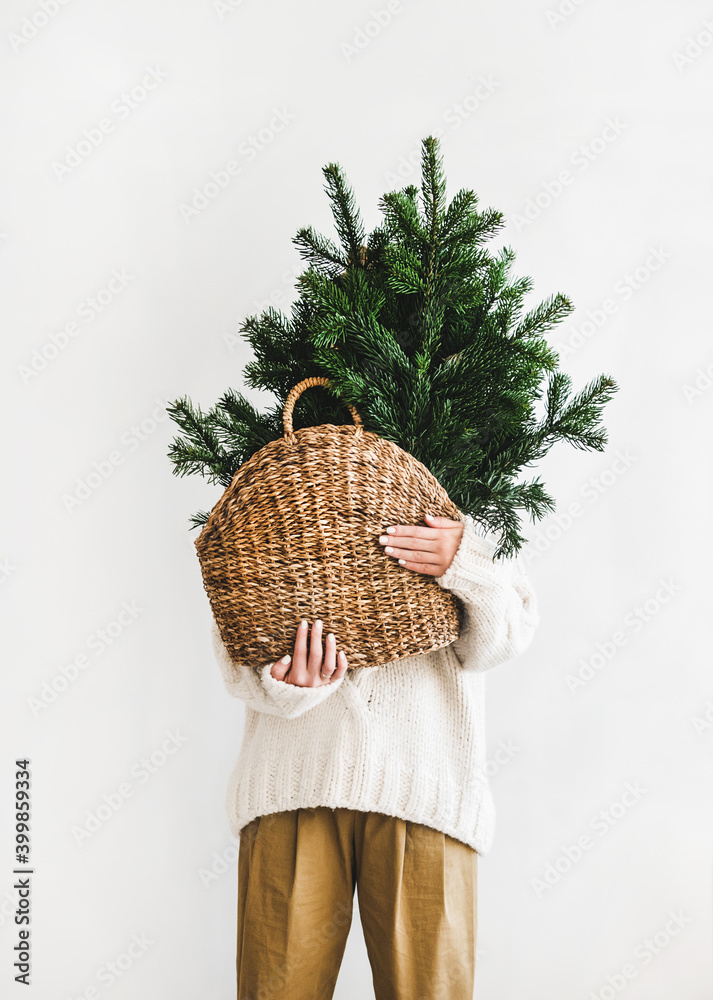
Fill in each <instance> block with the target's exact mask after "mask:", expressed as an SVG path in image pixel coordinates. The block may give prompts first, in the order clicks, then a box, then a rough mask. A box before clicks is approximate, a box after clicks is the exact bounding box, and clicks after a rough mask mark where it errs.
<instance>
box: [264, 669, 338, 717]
mask: <svg viewBox="0 0 713 1000" xmlns="http://www.w3.org/2000/svg"><path fill="white" fill-rule="evenodd" d="M273 665H274V663H266V664H265V666H264V667H261V668H260V679H261V680H262V685H263V687H264V688H265V692H266V694H267V696H268V697H269V698H270V700H271V701H272V702H274V704H275V705H277V706H279V707H280V708H281V709H282V710H283V711H284V713H285V714H286V715H293V714H299V715H301V714H302V712H306V711H307V709H308V708H314V707H315V705H319V703H320V702H321V701H324V699H325V698H326V697H328V696H329V695H330V694H332V693H333V691H334V689H335V688H337V687H339V685H340V684H341V683H342V681H343V679H344V678H343V676H342V677H339V678H337V680H336V681H330V683H329V684H320V685H319V687H300V685H298V684H288V683H287V681H279V680H278V679H277V678H276V677H273V676H272V674H271V673H270V670H271V669H272V667H273Z"/></svg>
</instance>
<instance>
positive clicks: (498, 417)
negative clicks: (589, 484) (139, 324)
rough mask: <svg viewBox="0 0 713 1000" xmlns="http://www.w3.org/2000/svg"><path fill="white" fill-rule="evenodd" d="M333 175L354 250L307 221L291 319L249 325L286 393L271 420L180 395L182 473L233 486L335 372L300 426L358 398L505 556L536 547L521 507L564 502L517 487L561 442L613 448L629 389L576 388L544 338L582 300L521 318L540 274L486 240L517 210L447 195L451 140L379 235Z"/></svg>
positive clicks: (339, 176) (340, 411)
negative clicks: (606, 411) (319, 379)
mask: <svg viewBox="0 0 713 1000" xmlns="http://www.w3.org/2000/svg"><path fill="white" fill-rule="evenodd" d="M323 174H324V177H325V179H326V185H325V190H326V192H327V194H328V196H329V199H330V202H331V209H332V213H333V216H334V220H335V227H336V231H337V234H338V237H339V241H340V244H341V245H340V246H338V245H336V244H335V243H334V242H333V241H332V240H330V239H327V238H326V237H324V236H321V235H320V234H318V233H316V232H314V230H313V229H312V228H311V227H308V228H303V229H300V230H299V232H298V233H297V235H296V237H295V238H294V241H293V242H294V243H295V244H296V245H297V246H298V248H299V250H300V254H301V256H302V257H303V258H304V259H305V260H306V262H307V263H308V265H309V266H308V268H307V270H306V271H305V272H304V273H303V274H302V275H300V277H299V278H298V281H297V289H298V293H299V294H298V298H297V300H296V301H295V302H294V303H293V305H292V315H291V318H287V317H285V316H283V315H282V314H281V313H280V312H279V311H277V310H276V309H274V308H273V307H269V308H268V309H267V310H265V311H264V312H263V313H262V314H261V315H260V316H259V317H255V316H254V317H249V318H248V319H247V320H245V322H244V323H243V325H242V327H241V332H242V333H244V334H245V335H246V337H247V339H248V341H249V342H250V345H251V347H252V349H253V352H254V356H255V357H254V360H253V361H251V362H250V363H249V364H248V365H247V366H246V368H245V372H244V378H245V382H246V384H247V385H249V386H251V387H253V388H257V389H263V390H269V391H271V392H273V393H274V394H275V396H276V397H277V400H278V402H277V403H276V404H275V406H274V407H273V408H272V409H270V410H269V411H268V412H267V413H264V414H261V413H259V412H258V411H257V410H256V409H255V408H254V407H253V406H252V404H251V403H250V402H249V401H248V400H246V399H245V398H244V397H243V396H242V395H241V394H240V393H238V392H235V391H234V390H232V389H229V390H228V391H227V392H226V393H225V394H224V395H223V397H222V398H221V399H220V400H219V402H218V403H217V405H216V406H215V407H214V408H213V409H212V410H211V411H209V412H208V413H206V414H203V413H202V412H201V411H200V409H199V408H197V409H196V408H194V407H193V406H192V404H191V402H190V400H189V399H188V398H187V397H185V398H183V399H180V400H177V401H176V402H175V403H174V404H172V405H171V407H169V413H170V415H171V416H172V418H173V419H174V420H175V421H176V422H177V423H178V425H179V426H180V427H181V430H182V431H183V437H179V438H176V439H174V442H173V443H172V445H171V448H170V451H169V456H170V457H171V459H172V460H173V463H174V472H175V473H176V474H177V475H183V474H186V473H200V474H202V475H204V476H206V477H207V478H208V479H209V480H211V481H213V482H216V481H217V482H219V483H220V484H221V486H223V487H227V486H228V485H229V483H230V481H231V479H232V477H233V474H234V473H235V472H236V470H237V469H238V468H239V467H240V466H241V465H242V464H243V462H245V461H246V460H247V459H248V458H249V457H250V455H252V454H253V453H254V452H256V451H257V450H259V449H260V448H262V447H263V446H264V445H265V444H267V443H268V442H269V441H272V440H275V439H276V438H278V437H281V436H282V434H283V425H282V411H283V407H284V403H285V400H286V399H287V395H288V393H289V392H290V390H291V389H292V388H293V387H294V386H295V385H296V384H297V383H298V382H300V381H302V379H304V378H307V377H309V376H312V375H322V376H327V377H328V378H329V379H330V380H331V382H332V387H331V388H326V387H315V388H312V389H310V390H309V391H308V392H305V393H303V394H302V395H301V396H300V398H299V399H298V401H297V405H296V406H295V412H294V415H293V426H294V429H295V430H298V429H299V428H300V427H308V426H313V425H316V424H322V423H332V424H343V423H347V422H351V419H352V418H351V416H350V414H349V411H348V409H347V408H346V406H345V405H344V404H345V403H350V404H352V405H354V406H355V407H356V409H357V411H358V412H359V415H360V416H361V418H362V421H363V424H364V429H365V430H368V431H374V432H375V433H377V434H379V435H381V436H382V437H384V438H386V439H388V440H389V441H393V442H395V443H396V444H397V445H399V446H400V447H401V448H403V449H404V450H405V451H407V452H409V453H410V454H411V455H413V456H414V457H415V458H417V459H418V460H419V461H420V462H422V463H423V464H424V465H425V466H426V468H428V469H429V470H430V472H431V473H432V474H433V475H434V476H435V478H436V479H437V480H438V481H439V482H440V483H441V485H442V486H443V487H444V488H445V490H446V491H447V493H448V495H449V496H450V498H451V500H452V501H453V502H454V503H455V504H456V505H457V506H458V508H459V509H460V510H461V511H463V512H464V513H468V514H471V515H472V516H473V517H474V518H475V520H476V521H478V522H480V523H481V524H482V525H484V526H485V527H486V528H487V529H488V530H490V531H493V532H495V533H496V534H497V535H498V536H499V540H498V547H497V550H496V557H499V556H510V555H514V554H515V553H516V552H517V551H518V550H519V549H520V548H521V546H522V545H523V544H524V543H525V541H526V539H525V538H524V537H523V536H522V535H521V534H520V532H519V527H520V519H521V513H522V512H526V513H527V514H529V516H530V517H531V518H532V519H533V520H536V519H538V518H541V517H543V516H544V515H545V514H546V513H547V512H548V511H554V509H555V502H554V500H553V498H552V497H551V496H550V495H549V494H548V493H547V492H546V490H545V487H544V484H543V483H542V482H541V481H540V479H539V477H538V478H534V479H532V480H530V481H527V482H522V481H519V478H518V476H519V473H520V470H521V469H522V468H523V467H524V466H531V465H533V464H534V463H536V462H539V461H540V460H541V459H542V458H543V457H544V456H545V455H546V454H547V452H548V451H549V449H550V448H551V447H552V445H553V444H554V443H555V442H556V441H558V440H563V441H568V442H569V443H570V444H571V445H573V446H574V447H576V448H580V449H594V450H597V451H603V449H604V445H605V443H606V440H607V436H606V430H605V429H604V428H603V427H601V426H598V425H597V424H598V421H599V419H600V417H601V411H602V408H603V406H604V405H605V403H606V402H607V401H608V400H609V399H610V398H611V396H612V395H613V393H614V392H615V391H616V390H617V388H618V387H617V385H616V383H615V382H614V380H613V379H612V378H610V377H609V376H607V375H600V376H598V377H597V378H595V379H593V380H592V381H591V382H590V383H589V384H588V385H586V386H585V387H584V388H583V389H581V390H580V391H579V392H578V393H576V394H575V395H571V385H572V381H571V378H570V376H569V375H567V374H566V373H565V372H562V371H560V370H559V368H558V365H559V358H558V355H557V353H556V351H555V350H554V349H553V348H552V347H550V346H549V344H548V343H547V340H546V339H545V336H544V334H545V332H546V331H547V330H548V329H550V328H551V327H552V326H553V325H554V324H556V323H559V322H560V321H561V320H562V319H563V318H564V317H565V316H566V315H567V314H568V313H570V312H571V310H572V308H573V306H572V303H571V302H570V300H569V299H568V298H567V297H566V296H565V295H562V294H560V293H557V294H555V295H552V296H550V297H549V298H547V299H546V300H545V301H543V302H541V303H540V304H539V305H538V306H536V307H535V308H533V309H531V310H529V311H528V312H526V313H524V312H523V300H524V297H525V295H526V294H527V293H528V292H530V291H531V290H532V281H531V279H530V278H527V277H522V278H513V277H511V268H512V265H513V262H514V257H515V254H514V252H513V250H512V249H511V248H510V247H504V248H503V249H501V250H500V251H498V252H497V253H492V252H490V251H489V250H488V248H487V247H486V246H485V245H484V244H485V243H486V241H487V240H489V239H492V237H493V236H494V235H495V234H496V233H497V232H498V230H499V229H500V228H501V227H502V226H503V224H504V222H503V215H502V213H500V212H498V211H495V210H493V209H487V210H485V211H482V212H480V211H478V208H477V205H478V198H477V196H476V194H475V193H474V192H473V191H470V190H461V191H459V192H458V193H457V194H456V195H455V196H454V198H453V200H452V201H451V202H450V204H447V203H446V182H445V178H444V175H443V166H442V158H441V156H440V153H439V144H438V140H437V139H435V138H434V137H432V136H429V137H428V138H426V139H424V140H423V142H422V161H421V174H422V176H421V190H420V205H419V190H418V188H417V187H416V186H414V185H409V186H408V187H405V188H403V189H402V190H400V191H392V192H390V193H387V194H385V195H383V197H382V198H381V199H380V202H379V208H380V209H381V211H382V213H383V215H384V220H383V223H382V224H381V225H380V226H378V227H377V228H376V229H375V230H374V231H373V232H372V233H370V234H368V235H367V233H366V232H365V229H364V225H363V222H362V219H361V216H360V213H359V210H358V208H357V206H356V203H355V199H354V195H353V192H352V191H351V189H350V187H349V185H348V182H347V180H346V177H345V175H344V173H343V171H342V169H341V167H340V166H339V165H338V164H336V163H331V164H329V165H327V166H326V167H324V168H323ZM545 382H546V394H545V396H544V414H543V415H542V416H541V417H540V418H538V417H537V416H536V414H535V405H536V403H537V401H538V400H541V399H543V383H545ZM342 401H343V402H342ZM207 516H208V513H207V512H201V513H199V514H198V515H195V516H194V517H193V518H192V524H193V525H194V526H199V525H201V524H203V523H204V522H205V520H206V519H207Z"/></svg>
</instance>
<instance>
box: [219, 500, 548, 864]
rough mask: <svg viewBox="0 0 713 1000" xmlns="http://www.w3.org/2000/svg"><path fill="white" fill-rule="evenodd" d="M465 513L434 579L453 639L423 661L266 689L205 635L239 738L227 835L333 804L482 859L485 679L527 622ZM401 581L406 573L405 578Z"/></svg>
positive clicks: (522, 580) (529, 595)
mask: <svg viewBox="0 0 713 1000" xmlns="http://www.w3.org/2000/svg"><path fill="white" fill-rule="evenodd" d="M495 548H496V543H495V542H494V541H491V540H490V539H488V538H486V537H483V536H482V535H481V534H479V532H478V530H477V529H476V526H475V523H474V522H473V519H472V518H471V517H470V516H468V515H466V516H465V526H464V529H463V534H462V536H461V542H460V546H459V548H458V551H457V552H456V554H455V557H454V559H453V562H452V563H451V565H450V566H449V567H448V569H447V570H446V571H445V573H444V574H443V575H442V576H440V577H436V578H435V579H436V581H437V582H438V583H439V584H440V585H441V586H442V587H444V588H445V589H447V590H450V591H452V592H453V593H454V594H456V595H457V596H458V597H459V598H460V599H461V601H462V602H463V604H464V606H465V610H466V616H465V621H464V622H463V625H462V627H461V632H460V636H459V637H458V639H456V640H455V641H454V642H452V643H451V644H450V645H448V646H445V647H443V648H442V649H438V650H435V651H433V652H431V653H422V654H420V655H416V656H410V657H406V658H404V659H402V660H397V661H395V662H393V663H391V664H387V665H383V666H379V667H355V668H352V669H348V670H347V672H346V673H345V675H344V676H343V677H341V678H340V679H339V680H337V681H333V682H332V683H331V684H325V685H322V686H321V687H298V686H296V685H294V684H287V683H285V681H278V680H276V679H275V678H274V677H273V676H272V675H271V673H270V668H271V667H272V663H267V664H265V666H264V667H262V668H261V670H260V671H258V672H257V673H256V672H255V671H254V670H252V669H250V668H249V667H246V666H243V665H242V664H238V663H235V662H234V661H233V660H232V659H231V658H230V656H229V654H228V652H227V650H226V648H225V646H224V645H223V642H222V640H221V637H220V633H219V631H218V627H217V625H216V623H215V621H214V620H213V621H212V624H211V637H212V642H213V649H214V652H215V656H216V659H217V661H218V664H219V666H220V669H221V673H222V675H223V679H224V681H225V685H226V688H227V690H228V692H229V693H230V694H231V695H234V696H235V697H236V698H240V699H241V700H242V701H244V702H245V706H246V708H245V713H246V714H245V729H244V734H243V741H242V745H241V748H240V754H239V757H238V760H237V763H236V765H235V767H234V769H233V772H232V775H231V778H230V782H229V786H228V793H227V798H226V807H227V813H228V818H229V822H230V828H231V830H232V832H233V834H234V835H235V836H236V837H238V836H239V834H240V830H241V829H242V827H244V826H245V824H246V823H249V822H250V820H252V819H254V818H255V817H256V816H262V815H265V814H267V813H274V812H281V811H282V810H286V809H298V808H300V807H314V806H330V807H332V808H336V807H338V806H343V807H345V808H347V809H359V810H362V811H366V812H381V813H386V814H388V815H389V816H399V817H401V818H402V819H408V820H412V821H414V822H417V823H423V824H425V825H426V826H430V827H432V828H434V829H436V830H441V831H443V832H444V833H447V834H449V835H450V836H451V837H455V838H456V839H457V840H461V841H463V842H464V843H466V844H469V845H470V846H471V847H473V848H475V850H476V851H478V853H479V854H481V855H484V854H486V853H487V852H488V851H489V850H490V847H491V844H492V841H493V837H494V834H495V807H494V803H493V799H492V795H491V791H490V787H489V784H488V777H487V774H486V773H485V739H486V738H485V671H487V670H490V669H491V668H492V667H495V666H497V665H498V664H500V663H504V662H505V661H506V660H511V659H513V658H514V657H515V656H518V655H519V654H520V653H522V652H523V650H525V649H526V648H527V646H528V645H529V643H530V641H531V639H532V636H533V633H534V630H535V628H536V626H537V623H538V621H539V615H538V611H537V602H536V598H535V594H534V591H533V589H532V586H531V584H530V581H529V580H528V578H527V575H526V573H525V570H524V566H523V563H522V559H521V557H519V556H517V557H515V558H512V559H505V560H503V559H498V560H495V561H494V560H493V558H492V555H493V553H494V551H495ZM404 572H411V571H410V570H404Z"/></svg>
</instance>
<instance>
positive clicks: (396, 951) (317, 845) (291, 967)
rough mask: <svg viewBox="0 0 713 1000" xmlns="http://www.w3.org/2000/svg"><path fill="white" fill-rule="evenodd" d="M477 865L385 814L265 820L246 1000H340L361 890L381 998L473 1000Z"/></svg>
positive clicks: (243, 916)
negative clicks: (343, 968)
mask: <svg viewBox="0 0 713 1000" xmlns="http://www.w3.org/2000/svg"><path fill="white" fill-rule="evenodd" d="M477 859H478V855H477V852H476V851H475V850H474V849H473V848H471V847H469V846H468V845H467V844H464V843H463V842H462V841H459V840H455V839H453V838H452V837H450V836H448V835H447V834H445V833H440V832H439V831H437V830H433V829H431V828H430V827H428V826H424V825H422V824H420V823H413V822H410V821H408V820H403V819H398V818H396V817H394V816H386V815H384V814H382V813H376V812H361V811H359V810H356V809H330V808H327V807H326V806H319V807H317V808H313V809H295V810H291V811H288V812H278V813H273V814H269V815H265V816H258V817H257V818H256V819H254V820H253V821H252V822H251V823H248V824H247V826H244V827H243V829H242V830H241V834H240V850H239V857H238V921H237V928H238V942H237V986H238V993H237V995H238V1000H329V998H331V997H332V995H333V993H334V988H335V985H336V982H337V975H338V973H339V968H340V965H341V961H342V957H343V954H344V948H345V946H346V941H347V935H348V933H349V928H350V926H351V921H352V903H353V898H354V887H355V886H358V891H359V913H360V916H361V922H362V929H363V932H364V940H365V943H366V948H367V953H368V956H369V962H370V965H371V971H372V978H373V983H374V993H375V995H376V1000H472V997H473V985H474V977H475V944H476V933H477Z"/></svg>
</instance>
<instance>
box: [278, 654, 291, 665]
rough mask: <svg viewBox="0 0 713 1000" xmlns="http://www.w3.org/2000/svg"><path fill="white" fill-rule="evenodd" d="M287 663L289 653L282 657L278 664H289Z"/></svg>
mask: <svg viewBox="0 0 713 1000" xmlns="http://www.w3.org/2000/svg"><path fill="white" fill-rule="evenodd" d="M289 662H290V654H289V653H288V654H287V656H283V657H282V659H281V660H280V663H289Z"/></svg>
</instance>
